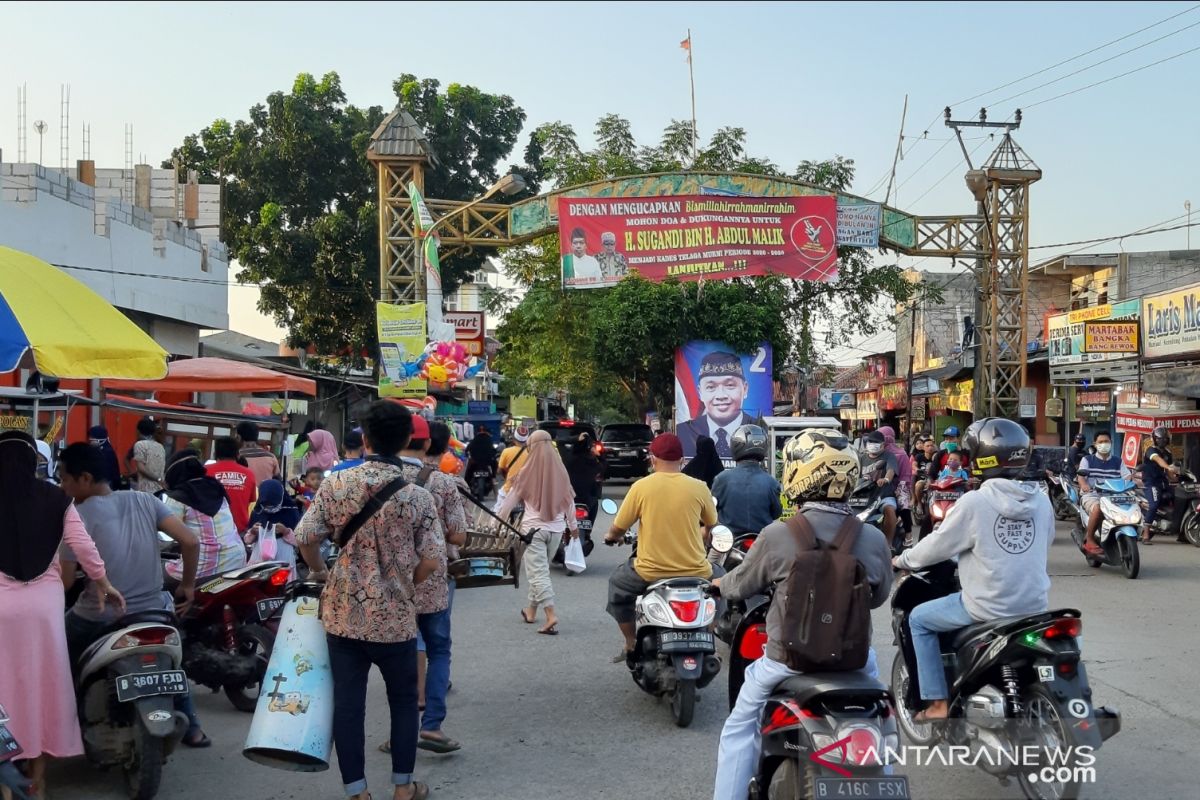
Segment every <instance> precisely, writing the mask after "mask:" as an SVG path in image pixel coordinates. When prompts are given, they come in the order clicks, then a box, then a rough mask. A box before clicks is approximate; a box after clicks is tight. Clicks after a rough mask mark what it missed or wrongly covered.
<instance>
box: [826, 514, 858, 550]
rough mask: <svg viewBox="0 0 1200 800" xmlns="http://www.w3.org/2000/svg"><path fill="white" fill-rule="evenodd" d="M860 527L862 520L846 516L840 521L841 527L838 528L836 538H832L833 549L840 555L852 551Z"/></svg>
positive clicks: (850, 515)
mask: <svg viewBox="0 0 1200 800" xmlns="http://www.w3.org/2000/svg"><path fill="white" fill-rule="evenodd" d="M862 527H863V523H862V520H860V519H859V518H858V517H856V516H854V515H853V514H847V515H846V518H845V519H844V520H842V527H840V528H838V532H837V536H836V537H834V540H833V549H835V550H837V551H839V552H842V553H848V552H850V551H851V550H853V549H854V543H855V542H856V541H858V534H859V532H860V531H861V530H862Z"/></svg>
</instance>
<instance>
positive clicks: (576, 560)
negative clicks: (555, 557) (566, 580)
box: [563, 536, 587, 572]
mask: <svg viewBox="0 0 1200 800" xmlns="http://www.w3.org/2000/svg"><path fill="white" fill-rule="evenodd" d="M563 566H565V567H566V568H567V569H569V570H571V572H583V571H584V570H585V569H587V562H586V561H584V559H583V543H582V542H580V541H579V537H578V536H573V537H571V541H569V542H567V548H566V550H565V551H564V552H563Z"/></svg>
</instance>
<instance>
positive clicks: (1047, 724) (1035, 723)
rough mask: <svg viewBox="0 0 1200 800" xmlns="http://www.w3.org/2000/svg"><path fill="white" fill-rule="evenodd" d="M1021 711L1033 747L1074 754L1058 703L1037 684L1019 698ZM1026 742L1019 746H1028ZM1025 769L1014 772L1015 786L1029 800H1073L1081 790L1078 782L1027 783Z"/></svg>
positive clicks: (1071, 735)
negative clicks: (1017, 785)
mask: <svg viewBox="0 0 1200 800" xmlns="http://www.w3.org/2000/svg"><path fill="white" fill-rule="evenodd" d="M1021 705H1022V707H1023V709H1024V711H1023V715H1022V716H1023V719H1022V720H1021V722H1023V723H1025V724H1026V725H1028V726H1029V727H1028V729H1027V734H1028V736H1030V737H1032V738H1033V739H1034V742H1033V744H1034V746H1035V747H1038V748H1045V750H1044V751H1050V752H1054V751H1057V752H1060V753H1061V752H1066V751H1067V750H1068V748H1071V750H1070V752H1072V753H1073V752H1074V748H1076V747H1078V746H1079V743H1078V742H1076V741H1075V736H1074V733H1073V730H1074V729H1073V728H1072V727H1071V725H1070V723H1068V722H1067V721H1066V718H1065V717H1064V715H1063V711H1062V708H1061V706H1060V703H1059V701H1058V700H1056V699H1054V697H1053V695H1051V694H1050V692H1049V691H1047V690H1046V689H1045V688H1044V687H1042V686H1041V685H1034V686H1030V687H1029V688H1028V689H1026V690H1025V694H1024V696H1023V697H1022V698H1021ZM1028 743H1029V741H1028V740H1026V741H1025V742H1023V744H1028ZM1031 774H1032V773H1031V772H1030V771H1028V770H1024V769H1023V770H1020V771H1019V772H1018V773H1017V783H1018V784H1020V786H1021V791H1022V792H1023V793H1024V794H1025V796H1026V797H1027V798H1029V800H1076V798H1078V797H1079V795H1080V792H1081V791H1082V786H1081V784H1080V783H1079V782H1078V781H1074V780H1072V781H1056V782H1050V783H1045V782H1042V781H1031V780H1029V776H1030V775H1031Z"/></svg>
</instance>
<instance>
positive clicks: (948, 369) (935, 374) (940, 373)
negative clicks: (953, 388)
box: [913, 363, 975, 394]
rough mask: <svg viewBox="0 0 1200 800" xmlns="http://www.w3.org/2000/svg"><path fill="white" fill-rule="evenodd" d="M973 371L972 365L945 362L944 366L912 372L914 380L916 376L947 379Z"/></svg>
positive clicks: (937, 379) (939, 379)
mask: <svg viewBox="0 0 1200 800" xmlns="http://www.w3.org/2000/svg"><path fill="white" fill-rule="evenodd" d="M974 371H975V368H974V367H967V366H964V365H962V364H960V363H954V364H947V365H946V366H944V367H938V368H937V369H928V370H925V371H924V372H914V373H913V380H916V379H917V378H933V379H934V380H935V381H948V380H951V379H953V378H958V377H961V376H964V375H970V374H971V373H973V372H974ZM914 394H915V392H914Z"/></svg>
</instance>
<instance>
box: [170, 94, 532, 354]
mask: <svg viewBox="0 0 1200 800" xmlns="http://www.w3.org/2000/svg"><path fill="white" fill-rule="evenodd" d="M393 89H394V91H395V93H396V97H397V101H398V103H399V105H400V106H401V107H402V108H404V109H405V110H407V111H408V112H409V113H411V114H412V115H413V117H414V118H415V119H416V120H417V121H418V122H419V123H421V125H422V127H424V128H425V131H426V136H427V138H428V140H429V142H430V144H431V146H432V148H433V150H434V152H435V155H436V157H437V160H436V162H435V163H434V164H433V165H431V166H430V168H429V171H428V173H427V177H426V185H425V186H426V192H425V193H426V195H427V196H429V197H437V198H441V199H448V200H468V199H473V198H475V197H477V196H478V195H479V194H480V193H481V192H482V191H484V189H486V188H487V186H488V185H490V184H491V183H492V182H494V181H495V180H496V179H497V178H498V177H499V173H498V165H499V164H500V162H501V161H502V159H504V158H505V157H506V156H507V154H508V153H509V151H510V150H511V149H512V147H513V145H514V144H516V141H517V136H518V135H519V133H520V130H521V126H522V125H523V123H524V120H525V112H524V111H522V110H521V109H520V108H519V107H517V106H516V105H515V104H514V102H513V100H512V98H510V97H508V96H507V95H490V94H487V93H484V92H481V91H480V90H479V89H476V88H475V87H472V86H462V85H459V84H451V85H450V86H449V87H447V89H446V91H445V92H444V93H443V92H441V91H440V84H439V83H438V82H437V81H435V80H418V79H417V78H416V77H415V76H413V75H408V74H404V75H401V76H400V77H399V78H397V80H396V81H395V83H394V84H393ZM384 116H385V112H384V110H383V108H381V107H380V106H372V107H370V108H367V109H360V108H358V107H356V106H354V105H351V104H349V103H348V102H347V101H346V96H345V93H344V92H343V90H342V86H341V79H340V78H339V77H338V75H337V73H336V72H330V73H328V74H326V75H325V76H324V77H323V78H321V80H319V81H318V80H316V79H315V78H313V76H311V75H309V74H301V75H300V76H298V77H297V78H296V81H295V83H294V84H293V85H292V89H291V92H290V93H284V92H273V93H272V94H271V95H269V96H268V97H267V99H266V101H265V103H260V104H258V105H255V106H254V107H253V108H251V109H250V111H249V114H248V119H246V120H239V121H238V122H235V123H232V124H231V123H229V122H228V121H226V120H222V119H218V120H216V121H214V122H213V124H212V125H210V126H208V127H207V128H205V129H204V130H202V131H200V132H199V133H197V134H192V135H189V136H187V137H186V138H185V139H184V142H183V144H182V145H181V146H180V147H179V148H177V149H176V150H175V151H174V153H173V155H172V159H171V160H170V161H168V162H167V164H166V166H170V165H171V163H172V162H176V161H177V162H178V163H179V165H180V166H181V167H182V168H184V169H195V170H197V171H198V172H199V173H200V176H201V178H202V179H204V180H207V181H218V180H219V181H223V182H224V184H225V192H224V202H223V208H222V220H221V222H222V229H223V230H222V233H223V238H224V241H225V243H226V245H228V247H229V251H230V254H231V255H232V256H233V257H234V258H235V259H237V261H238V263H239V264H240V265H241V268H242V269H241V271H240V272H239V273H238V275H237V278H238V280H241V281H248V282H254V283H258V284H261V286H262V294H261V296H260V300H259V310H261V311H263V312H264V313H267V314H270V315H272V316H273V317H274V318H275V320H276V321H277V322H278V323H280V324H281V325H282V326H283V327H285V328H286V329H287V331H288V339H289V342H290V343H291V344H293V345H299V346H305V345H313V346H314V347H315V348H316V349H317V351H318V352H320V353H322V354H330V355H333V354H341V355H344V356H346V357H348V358H350V360H352V361H359V362H361V358H362V354H363V353H364V352H373V351H374V347H375V322H374V320H375V309H374V302H375V300H376V299H377V298H378V296H379V286H378V283H379V275H378V273H379V244H378V237H379V234H378V232H379V225H378V208H377V205H376V201H375V192H376V187H375V173H374V170H373V169H372V167H371V165H370V164H369V163H368V162H367V159H366V150H367V145H368V143H369V141H370V137H371V134H372V133H373V132H374V130H375V129H376V128H377V127H378V126H379V124H380V122H382V120H383V118H384ZM534 155H535V157H536V156H537V155H538V154H537V153H534ZM481 259H482V255H481V254H478V253H463V252H460V253H457V254H452V255H450V256H449V257H447V258H446V259H444V260H443V261H442V270H443V285H444V286H445V287H446V290H447V291H448V292H450V291H453V290H454V288H455V287H456V286H457V285H458V284H459V283H460V282H461V280H462V278H463V276H465V275H467V274H469V273H471V272H473V271H475V270H477V269H478V268H479V264H480V262H481Z"/></svg>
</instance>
